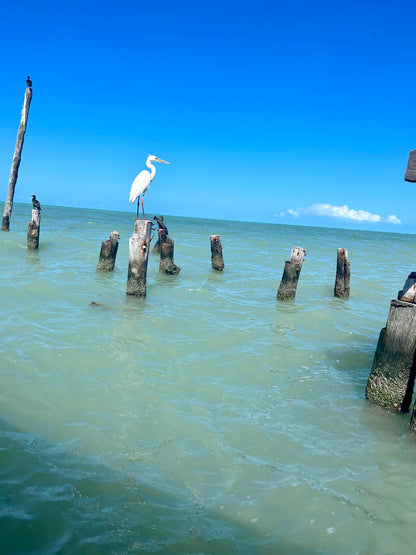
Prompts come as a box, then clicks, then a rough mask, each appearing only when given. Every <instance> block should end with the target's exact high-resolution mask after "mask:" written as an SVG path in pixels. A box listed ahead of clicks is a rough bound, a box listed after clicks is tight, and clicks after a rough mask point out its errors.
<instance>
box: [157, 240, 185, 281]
mask: <svg viewBox="0 0 416 555" xmlns="http://www.w3.org/2000/svg"><path fill="white" fill-rule="evenodd" d="M173 250H174V242H173V239H170V238H168V239H166V241H165V242H164V243H161V245H160V263H159V272H160V273H161V274H172V275H177V274H179V272H180V271H181V269H180V268H179V266H176V264H175V263H174V262H173Z"/></svg>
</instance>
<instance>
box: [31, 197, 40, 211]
mask: <svg viewBox="0 0 416 555" xmlns="http://www.w3.org/2000/svg"><path fill="white" fill-rule="evenodd" d="M32 204H33V208H35V209H36V210H42V208H41V207H40V202H39V201H38V200H37V198H36V195H32Z"/></svg>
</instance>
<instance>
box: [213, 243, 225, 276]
mask: <svg viewBox="0 0 416 555" xmlns="http://www.w3.org/2000/svg"><path fill="white" fill-rule="evenodd" d="M210 241H211V266H212V269H213V270H216V271H217V272H222V271H223V270H224V258H223V256H222V244H221V235H211V237H210Z"/></svg>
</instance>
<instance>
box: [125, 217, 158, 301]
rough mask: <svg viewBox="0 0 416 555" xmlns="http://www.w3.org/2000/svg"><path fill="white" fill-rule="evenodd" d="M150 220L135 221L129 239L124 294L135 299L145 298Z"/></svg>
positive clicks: (150, 229)
mask: <svg viewBox="0 0 416 555" xmlns="http://www.w3.org/2000/svg"><path fill="white" fill-rule="evenodd" d="M152 225H153V224H152V221H151V220H139V219H137V220H136V221H135V224H134V233H133V235H132V236H131V237H130V239H129V267H128V272H127V286H126V294H127V295H134V296H136V297H145V296H146V281H147V263H148V256H149V247H150V241H151V238H150V234H151V231H152Z"/></svg>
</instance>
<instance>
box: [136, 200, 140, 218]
mask: <svg viewBox="0 0 416 555" xmlns="http://www.w3.org/2000/svg"><path fill="white" fill-rule="evenodd" d="M139 202H140V195H139V196H138V197H137V211H136V220H137V219H138V218H139Z"/></svg>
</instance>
